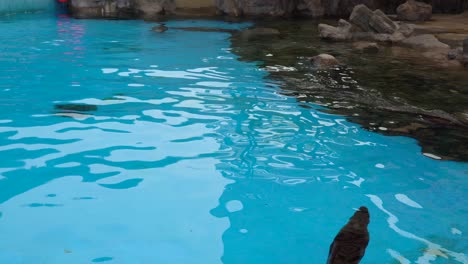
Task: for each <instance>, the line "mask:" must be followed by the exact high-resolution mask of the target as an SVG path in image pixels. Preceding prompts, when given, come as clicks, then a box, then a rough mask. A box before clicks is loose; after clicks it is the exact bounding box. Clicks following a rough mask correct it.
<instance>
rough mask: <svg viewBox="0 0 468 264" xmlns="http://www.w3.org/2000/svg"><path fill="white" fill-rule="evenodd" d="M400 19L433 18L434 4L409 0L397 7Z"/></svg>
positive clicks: (418, 19) (419, 19) (421, 19)
mask: <svg viewBox="0 0 468 264" xmlns="http://www.w3.org/2000/svg"><path fill="white" fill-rule="evenodd" d="M397 15H398V20H403V21H426V20H429V19H431V16H432V6H431V5H429V4H426V3H423V2H418V1H416V0H408V1H406V3H404V4H402V5H400V6H399V7H398V8H397Z"/></svg>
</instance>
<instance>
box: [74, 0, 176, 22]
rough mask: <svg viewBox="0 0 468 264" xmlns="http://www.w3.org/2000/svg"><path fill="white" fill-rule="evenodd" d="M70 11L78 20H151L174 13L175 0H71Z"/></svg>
mask: <svg viewBox="0 0 468 264" xmlns="http://www.w3.org/2000/svg"><path fill="white" fill-rule="evenodd" d="M69 7H70V11H71V14H72V15H73V16H74V17H78V18H137V17H143V18H150V17H153V16H157V15H160V14H165V13H172V12H173V11H174V9H175V7H176V5H175V0H71V1H70V5H69Z"/></svg>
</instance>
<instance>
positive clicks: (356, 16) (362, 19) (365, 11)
mask: <svg viewBox="0 0 468 264" xmlns="http://www.w3.org/2000/svg"><path fill="white" fill-rule="evenodd" d="M373 15H374V13H373V12H372V10H370V9H369V8H368V7H367V6H365V5H357V6H355V7H354V9H353V12H352V13H351V16H350V17H349V21H350V22H351V23H353V24H354V25H355V26H357V27H358V28H359V29H361V31H364V32H370V31H372V29H371V27H370V25H369V21H370V20H371V18H372V16H373Z"/></svg>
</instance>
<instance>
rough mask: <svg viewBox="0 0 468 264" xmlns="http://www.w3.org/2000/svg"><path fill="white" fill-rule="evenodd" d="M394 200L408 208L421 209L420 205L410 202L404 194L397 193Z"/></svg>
mask: <svg viewBox="0 0 468 264" xmlns="http://www.w3.org/2000/svg"><path fill="white" fill-rule="evenodd" d="M395 198H396V199H397V200H398V201H399V202H401V203H404V204H406V205H408V206H410V207H414V208H419V209H421V208H423V207H422V206H421V205H420V204H418V203H417V202H415V201H413V200H411V199H410V198H409V197H408V196H406V195H405V194H401V193H398V194H395Z"/></svg>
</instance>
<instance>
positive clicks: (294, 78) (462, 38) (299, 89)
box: [70, 0, 468, 161]
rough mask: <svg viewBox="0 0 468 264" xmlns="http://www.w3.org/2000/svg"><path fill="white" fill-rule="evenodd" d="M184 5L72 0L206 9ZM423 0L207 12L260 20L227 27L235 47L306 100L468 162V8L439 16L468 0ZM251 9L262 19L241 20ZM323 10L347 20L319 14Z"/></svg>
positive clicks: (102, 13) (90, 9) (167, 12)
mask: <svg viewBox="0 0 468 264" xmlns="http://www.w3.org/2000/svg"><path fill="white" fill-rule="evenodd" d="M183 2H184V1H175V0H166V1H163V0H72V2H71V6H70V8H71V11H72V14H73V15H74V16H75V17H80V18H88V17H98V18H145V19H148V20H154V19H157V20H161V19H163V20H164V19H167V18H168V17H170V16H172V15H178V14H184V15H186V14H189V15H190V14H191V16H193V13H195V14H197V15H200V14H201V13H200V11H194V9H190V8H188V9H187V5H184V3H183ZM185 2H186V1H185ZM397 2H398V3H399V4H398V5H396V4H395V3H397ZM424 2H429V3H431V5H429V6H428V5H425V4H423V3H419V2H418V3H415V1H413V0H409V1H380V0H354V1H345V0H343V1H339V0H336V1H335V0H333V1H315V0H311V1H307V0H297V1H283V0H262V1H261V0H253V1H246V0H245V1H243V0H217V1H215V2H213V6H209V5H205V6H204V7H203V10H204V11H207V10H208V11H207V13H206V14H208V15H215V14H216V15H217V16H218V18H220V19H225V20H228V21H231V22H232V21H244V20H243V19H248V21H254V22H255V23H254V24H255V26H254V27H252V28H250V29H247V30H245V31H242V32H237V31H226V33H230V34H231V35H232V37H231V42H232V50H233V52H234V53H236V54H237V55H238V56H239V59H240V60H245V61H252V62H261V65H260V67H261V68H263V69H264V70H266V71H268V72H269V76H268V79H269V80H270V81H271V82H273V83H275V84H279V85H280V87H281V92H282V93H283V94H285V95H288V96H293V97H296V98H297V100H298V103H299V104H301V105H303V106H304V107H310V104H305V103H306V102H307V103H309V102H311V103H313V104H314V105H317V106H318V108H319V109H320V110H321V111H326V112H330V113H333V114H339V115H343V116H344V117H345V118H347V119H348V120H350V121H352V122H355V123H358V124H360V125H361V126H362V127H364V128H366V129H369V130H371V131H375V132H378V133H382V134H386V135H399V136H401V135H402V136H409V137H413V138H415V139H416V140H418V142H419V144H420V145H421V146H422V149H423V150H422V151H423V152H425V153H431V154H433V155H435V156H438V157H440V158H442V159H447V160H460V161H468V150H467V149H466V147H465V146H467V145H468V109H467V108H466V102H468V90H467V89H468V88H467V87H468V85H467V83H468V68H465V67H464V66H466V67H468V40H467V39H468V28H467V27H466V25H467V24H468V12H465V13H463V14H455V15H444V14H440V15H438V14H434V12H435V13H437V12H460V11H462V10H464V9H466V8H467V7H468V0H460V1H457V0H453V1H452V0H448V1H437V0H432V1H424ZM322 3H325V4H322ZM331 3H335V5H331ZM356 3H357V4H358V5H356ZM361 3H364V4H365V5H359V4H361ZM147 4H150V6H151V7H152V8H148V7H147V6H146V5H147ZM191 4H192V7H193V6H196V5H194V3H191ZM205 4H206V2H205ZM192 7H191V8H192ZM378 8H381V9H378ZM430 9H432V12H429V11H428V10H430ZM181 10H185V11H183V12H182V11H181ZM187 10H189V11H187ZM197 12H198V13H197ZM389 13H390V14H389ZM220 15H223V16H220ZM226 15H227V16H226ZM251 15H252V16H257V18H252V17H248V18H242V17H243V16H251ZM236 16H237V17H239V18H233V17H236ZM258 16H260V17H258ZM275 16H299V17H297V18H295V19H277V18H274V17H275ZM323 16H340V17H344V18H346V20H345V19H341V20H339V21H337V20H338V19H337V18H333V19H330V18H327V19H324V18H321V19H319V20H317V17H323ZM167 30H192V31H217V29H216V28H167V27H166V26H164V25H162V24H161V25H159V26H158V25H155V27H154V31H155V34H164V32H165V31H167ZM223 32H225V31H223ZM267 81H268V80H267ZM321 106H324V108H321Z"/></svg>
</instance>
